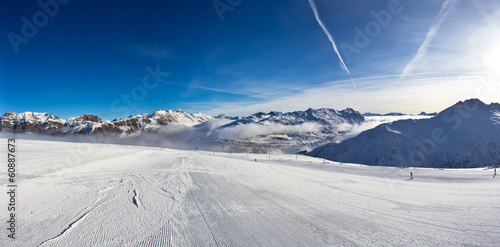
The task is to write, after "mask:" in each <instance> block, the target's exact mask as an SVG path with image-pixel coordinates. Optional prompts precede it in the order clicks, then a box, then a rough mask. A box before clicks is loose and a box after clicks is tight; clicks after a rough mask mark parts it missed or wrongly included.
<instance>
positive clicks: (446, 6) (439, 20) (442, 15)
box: [400, 0, 458, 78]
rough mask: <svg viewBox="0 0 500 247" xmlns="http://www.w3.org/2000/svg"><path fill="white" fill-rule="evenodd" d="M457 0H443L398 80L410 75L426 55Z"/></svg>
mask: <svg viewBox="0 0 500 247" xmlns="http://www.w3.org/2000/svg"><path fill="white" fill-rule="evenodd" d="M457 2H458V0H445V1H444V3H443V5H442V6H441V10H439V13H438V15H437V16H436V17H435V18H434V21H433V22H432V25H431V27H430V28H429V31H428V32H427V35H426V36H425V40H424V42H423V43H422V45H421V46H420V48H419V49H418V51H417V54H416V55H415V56H414V57H413V59H412V60H411V61H410V62H409V63H408V64H407V65H406V67H405V68H404V70H403V72H402V73H401V76H400V78H402V77H403V76H405V75H408V74H411V73H412V72H413V69H415V66H416V65H417V63H418V61H419V60H420V59H421V58H422V57H424V56H425V55H426V54H427V51H428V50H429V45H430V43H431V42H432V41H433V40H434V37H435V36H436V35H437V33H438V32H439V29H440V28H441V25H442V24H443V22H444V21H445V20H446V18H447V17H448V16H449V15H450V14H451V13H452V12H453V10H455V6H456V4H457Z"/></svg>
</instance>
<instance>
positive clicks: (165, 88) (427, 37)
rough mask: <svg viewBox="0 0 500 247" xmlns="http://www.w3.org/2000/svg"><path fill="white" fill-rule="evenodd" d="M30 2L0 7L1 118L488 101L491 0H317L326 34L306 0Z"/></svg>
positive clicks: (494, 96) (494, 90) (491, 97)
mask: <svg viewBox="0 0 500 247" xmlns="http://www.w3.org/2000/svg"><path fill="white" fill-rule="evenodd" d="M41 2H43V3H50V4H48V5H47V6H48V7H42V6H40V5H39V4H38V3H37V1H17V0H4V1H1V3H0V18H1V26H0V31H1V33H2V39H1V40H2V41H1V42H0V44H1V47H0V54H1V56H0V82H1V88H0V89H1V92H0V98H1V100H0V111H2V113H3V112H7V111H16V112H23V111H35V112H48V113H51V114H54V115H57V116H60V117H61V118H67V117H72V116H78V115H82V114H85V113H87V114H96V115H98V116H100V117H101V118H103V119H106V120H111V119H113V118H116V117H126V116H128V115H130V114H140V113H152V112H154V111H155V110H156V109H183V110H185V111H188V112H198V111H200V112H204V113H209V114H212V115H215V114H218V113H226V114H227V115H247V114H249V113H252V112H256V111H270V110H276V111H293V110H305V109H307V108H309V107H313V108H319V107H330V108H335V109H343V108H345V107H352V108H354V109H356V110H359V111H361V112H366V111H371V112H380V113H385V112H390V111H401V112H408V113H418V112H419V111H422V110H425V111H439V110H441V109H443V108H445V107H447V106H449V105H450V104H453V103H455V102H456V101H458V100H464V99H467V98H473V97H474V98H480V99H482V100H484V101H486V102H491V101H500V99H499V95H500V93H498V92H500V91H498V90H500V88H499V87H498V86H497V85H498V83H497V82H498V72H499V71H500V29H499V28H500V27H498V23H500V2H499V1H498V0H467V1H466V0H446V1H441V0H440V1H436V0H419V1H411V0H400V1H396V0H380V1H371V0H349V1H348V0H335V1H333V0H316V1H315V2H314V3H315V5H316V7H317V13H318V17H319V19H320V21H321V22H322V24H323V26H324V27H325V29H322V27H321V25H320V22H319V21H318V20H317V19H316V18H315V15H314V12H313V9H312V5H310V2H309V1H308V0H275V1H251V0H242V1H238V0H232V1H228V0H217V1H212V0H191V1H126V0H120V1H119V0H114V1H113V0H110V1H94V0H90V1H81V0H80V1H79V0H69V1H68V0H64V1H63V0H60V1H59V2H58V1H56V0H52V1H47V0H42V1H41ZM54 3H56V4H54ZM231 3H232V4H233V5H235V6H231ZM214 4H215V6H214ZM374 13H375V15H374ZM23 17H25V19H24V20H27V21H28V24H25V21H23ZM389 18H390V19H389ZM31 25H33V26H31ZM33 27H35V31H34V30H33ZM325 30H326V32H325ZM367 30H368V31H367ZM327 32H328V33H329V34H330V35H331V37H333V39H334V41H335V45H336V46H337V48H338V50H339V54H340V57H341V58H342V60H343V62H344V63H345V66H346V67H347V68H348V70H349V71H350V73H351V74H350V75H349V74H348V73H347V71H345V70H344V69H343V68H342V66H341V64H340V60H339V56H338V54H337V53H336V52H335V50H334V48H333V46H332V43H331V42H330V40H329V37H328V35H327ZM360 32H362V34H360ZM356 38H357V39H356ZM497 55H498V56H497ZM154 71H160V72H161V73H159V74H157V73H156V72H154ZM152 72H153V73H152ZM351 78H352V79H353V80H351ZM145 79H146V80H145ZM157 79H160V80H157Z"/></svg>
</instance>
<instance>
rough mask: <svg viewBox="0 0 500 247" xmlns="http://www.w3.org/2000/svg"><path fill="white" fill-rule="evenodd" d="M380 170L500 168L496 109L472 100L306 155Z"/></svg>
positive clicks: (494, 105)
mask: <svg viewBox="0 0 500 247" xmlns="http://www.w3.org/2000/svg"><path fill="white" fill-rule="evenodd" d="M309 155H311V156H316V157H323V158H327V159H330V160H335V161H340V162H360V163H363V164H369V165H378V166H414V167H439V168H446V167H453V168H468V167H484V166H493V165H499V164H500V105H499V104H497V103H492V104H490V105H486V104H484V103H483V102H481V101H480V100H477V99H470V100H466V101H465V102H458V103H457V104H455V105H453V106H451V107H449V108H447V109H445V110H444V111H442V112H440V113H438V114H437V115H436V116H434V117H432V118H429V119H419V120H415V119H411V120H401V121H396V122H392V123H386V124H382V125H379V126H377V127H375V128H373V129H370V130H367V131H364V132H362V133H361V134H359V135H358V136H356V137H354V138H351V139H348V140H345V141H343V142H341V143H331V144H327V145H325V146H323V147H320V148H317V149H315V150H313V151H312V152H310V153H309Z"/></svg>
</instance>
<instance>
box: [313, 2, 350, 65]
mask: <svg viewBox="0 0 500 247" xmlns="http://www.w3.org/2000/svg"><path fill="white" fill-rule="evenodd" d="M309 5H311V9H312V11H313V12H314V17H316V21H318V24H319V25H320V27H321V28H322V29H323V32H324V33H325V34H326V36H327V37H328V39H329V40H330V43H332V47H333V50H335V53H337V56H338V57H339V60H340V67H341V68H342V69H343V70H345V71H347V73H348V74H349V75H351V72H349V69H347V66H346V65H345V63H344V60H343V59H342V56H341V55H340V52H339V49H338V48H337V45H336V44H335V40H334V39H333V37H332V35H331V34H330V32H328V30H327V29H326V27H325V24H323V21H322V20H321V18H319V14H318V9H317V8H316V4H315V3H314V0H309Z"/></svg>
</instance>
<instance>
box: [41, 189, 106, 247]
mask: <svg viewBox="0 0 500 247" xmlns="http://www.w3.org/2000/svg"><path fill="white" fill-rule="evenodd" d="M104 197H106V195H103V196H101V197H99V199H97V200H96V201H95V202H94V203H92V204H91V205H90V206H88V207H87V208H85V209H84V210H83V211H82V212H80V213H79V214H78V215H81V216H78V215H77V216H76V219H75V220H72V222H71V220H70V222H71V223H69V224H68V227H66V228H65V229H64V230H63V231H62V232H61V233H59V234H58V235H56V236H55V237H53V238H49V239H47V240H45V241H43V242H41V243H40V244H39V245H38V247H40V246H42V245H44V244H46V243H48V242H50V241H53V240H56V239H57V238H59V237H61V236H62V235H63V234H64V233H66V232H67V231H69V230H71V227H73V226H74V225H76V224H77V223H79V222H80V220H82V219H85V217H86V216H87V215H88V214H89V213H90V212H92V210H94V209H95V207H94V205H96V204H97V203H98V202H99V201H100V200H101V199H102V198H104ZM96 207H97V206H96ZM85 211H86V212H85ZM83 212H85V213H83ZM82 213H83V214H82ZM73 219H74V218H73Z"/></svg>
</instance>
